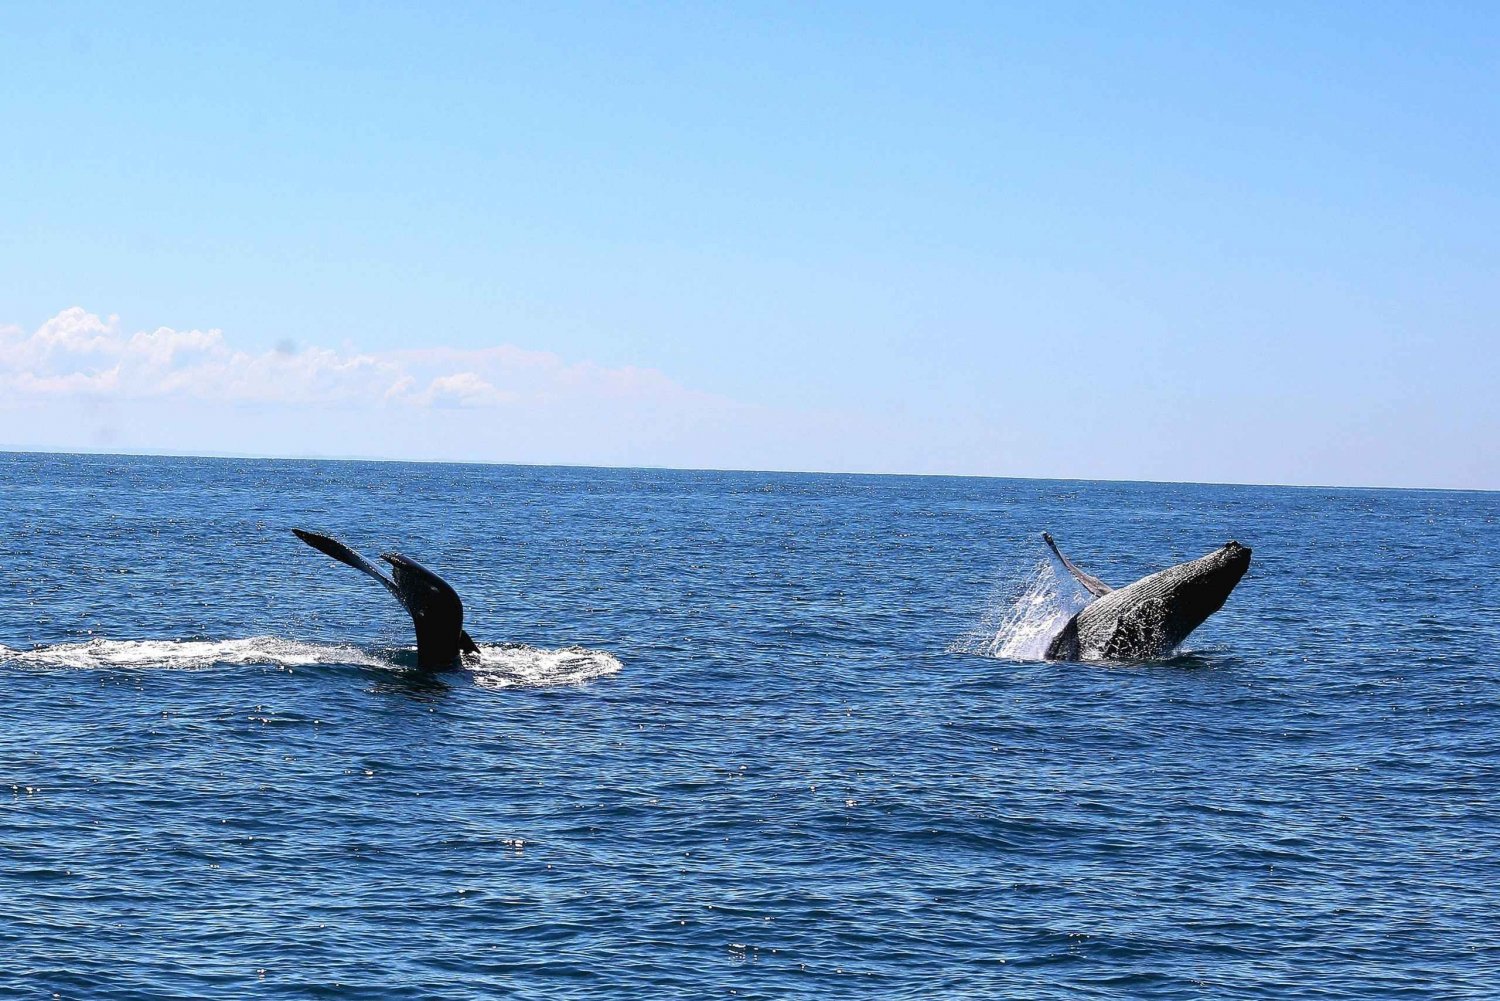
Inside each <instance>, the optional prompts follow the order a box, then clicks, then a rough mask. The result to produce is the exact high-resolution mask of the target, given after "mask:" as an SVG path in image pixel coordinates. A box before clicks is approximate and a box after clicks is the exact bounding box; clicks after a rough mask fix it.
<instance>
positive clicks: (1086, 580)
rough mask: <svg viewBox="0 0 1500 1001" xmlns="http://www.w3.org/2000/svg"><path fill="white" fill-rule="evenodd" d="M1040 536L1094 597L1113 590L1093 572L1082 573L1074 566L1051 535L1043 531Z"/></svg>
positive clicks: (1100, 596) (1099, 596) (1069, 571)
mask: <svg viewBox="0 0 1500 1001" xmlns="http://www.w3.org/2000/svg"><path fill="white" fill-rule="evenodd" d="M1042 538H1043V539H1045V540H1046V541H1047V545H1048V546H1051V547H1052V552H1053V553H1054V554H1055V555H1056V556H1057V558H1058V559H1060V560H1062V565H1063V566H1065V567H1067V568H1068V573H1070V574H1072V575H1073V576H1074V577H1075V578H1076V579H1077V580H1078V583H1080V584H1082V585H1083V589H1084V590H1085V591H1087V592H1088V593H1089V594H1092V595H1093V596H1094V597H1096V598H1102V597H1104V596H1105V595H1106V594H1108V593H1109V592H1111V591H1113V590H1114V588H1112V587H1110V586H1109V585H1108V584H1106V583H1104V581H1102V580H1100V579H1099V578H1098V577H1095V576H1094V575H1093V574H1087V573H1084V572H1083V571H1082V570H1080V569H1078V568H1077V567H1076V566H1074V565H1073V561H1072V560H1070V559H1068V558H1067V557H1066V556H1064V555H1063V554H1062V550H1061V549H1058V548H1057V543H1055V542H1053V541H1052V536H1050V535H1048V534H1047V533H1046V532H1043V533H1042Z"/></svg>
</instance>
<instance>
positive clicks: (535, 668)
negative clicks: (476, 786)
mask: <svg viewBox="0 0 1500 1001" xmlns="http://www.w3.org/2000/svg"><path fill="white" fill-rule="evenodd" d="M414 653H415V651H399V650H397V651H371V650H363V649H361V648H359V647H356V646H349V645H346V644H336V643H308V642H302V641H299V640H288V639H279V638H277V637H275V636H254V637H251V638H249V639H235V640H106V639H96V640H90V641H88V642H87V643H58V644H54V645H52V646H42V647H37V648H35V649H33V650H15V649H12V648H10V647H7V646H3V645H0V664H5V665H14V666H17V667H22V668H35V669H51V670H58V669H72V670H129V669H149V670H167V671H171V670H177V671H186V670H201V669H204V668H210V667H215V666H220V665H226V664H227V665H241V664H264V665H269V666H273V667H286V668H291V667H311V666H313V665H316V664H339V665H345V666H349V665H352V666H355V667H370V668H380V669H385V670H401V669H403V668H408V667H409V666H410V664H412V663H415V657H414V656H412V655H413V654H414ZM464 666H465V668H467V671H468V673H469V674H470V676H472V677H473V679H474V683H475V684H477V685H479V686H481V687H483V688H519V687H539V686H544V685H579V684H582V683H583V682H585V681H589V680H591V679H593V678H598V677H603V676H604V675H607V674H614V673H616V672H618V671H619V670H621V664H620V661H619V660H618V659H617V658H616V657H615V656H614V655H613V654H609V653H605V652H604V651H602V650H586V649H584V648H582V647H564V648H562V649H556V650H547V649H541V648H538V647H533V646H527V645H525V644H522V643H500V644H490V645H487V646H482V647H480V650H479V658H478V659H477V661H476V660H474V659H469V660H466V662H465V664H464Z"/></svg>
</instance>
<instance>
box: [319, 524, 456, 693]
mask: <svg viewBox="0 0 1500 1001" xmlns="http://www.w3.org/2000/svg"><path fill="white" fill-rule="evenodd" d="M292 533H293V534H294V535H296V536H297V538H299V539H301V540H302V541H303V542H305V543H307V544H308V545H309V546H312V547H313V548H314V549H316V550H317V551H318V552H320V553H324V554H326V555H328V556H331V557H333V558H334V559H336V560H338V561H339V562H340V563H345V564H348V565H349V566H351V567H353V568H354V569H356V570H359V571H361V572H363V573H366V574H369V575H370V576H371V577H374V578H375V579H376V580H378V581H380V583H381V584H383V585H384V586H385V589H386V590H388V591H390V592H391V594H393V595H395V596H396V600H397V601H399V602H401V605H402V607H403V608H405V609H406V611H407V614H409V615H410V616H411V621H412V625H414V626H415V627H416V630H417V664H418V666H419V667H421V668H422V669H423V670H441V669H443V668H447V667H452V666H453V665H454V663H455V662H456V661H457V660H458V657H459V654H461V653H474V654H477V653H478V652H479V647H478V646H477V645H475V643H474V640H473V639H472V638H470V636H469V634H468V633H467V632H465V631H464V629H463V621H464V606H463V602H462V601H461V600H459V597H458V593H457V592H455V591H454V590H453V588H452V587H451V586H449V584H448V582H447V581H445V580H443V578H441V577H439V576H438V575H437V574H435V573H433V572H432V571H431V570H428V569H427V568H426V567H424V566H422V564H420V563H418V562H417V561H416V560H413V559H409V558H407V557H405V556H402V555H401V554H400V553H386V554H385V555H383V556H381V559H383V560H385V561H386V562H387V563H389V564H390V565H391V577H387V576H386V575H385V574H383V573H381V572H380V568H379V567H377V566H376V565H375V564H373V563H371V562H370V561H369V560H367V559H365V558H364V557H363V556H361V555H359V553H356V552H355V551H354V550H352V549H350V548H349V547H348V546H346V545H344V544H343V543H342V542H340V541H338V540H337V539H334V538H331V537H329V536H327V535H319V534H318V533H317V532H308V531H304V530H303V529H300V528H294V529H292ZM392 578H394V579H392Z"/></svg>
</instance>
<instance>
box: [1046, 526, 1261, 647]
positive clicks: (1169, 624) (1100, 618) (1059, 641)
mask: <svg viewBox="0 0 1500 1001" xmlns="http://www.w3.org/2000/svg"><path fill="white" fill-rule="evenodd" d="M1042 538H1043V539H1045V540H1046V542H1047V545H1048V546H1050V547H1051V548H1052V552H1053V553H1055V554H1056V555H1057V558H1058V559H1059V560H1061V561H1062V565H1063V566H1064V567H1066V568H1067V570H1068V572H1069V573H1070V574H1072V575H1073V577H1074V578H1075V579H1076V580H1077V581H1078V583H1080V584H1082V585H1083V589H1084V590H1085V591H1087V592H1089V594H1091V595H1093V596H1094V600H1093V601H1091V602H1090V603H1089V604H1088V605H1086V606H1084V608H1083V610H1082V611H1080V612H1079V613H1078V614H1077V615H1075V616H1073V617H1072V618H1071V619H1069V620H1068V624H1067V625H1065V626H1063V628H1062V632H1060V633H1058V634H1057V635H1056V636H1054V637H1053V638H1052V641H1051V642H1050V643H1049V644H1047V653H1046V657H1047V659H1048V660H1149V659H1150V658H1152V657H1160V656H1161V655H1162V654H1165V653H1167V652H1168V651H1170V650H1171V649H1172V648H1173V647H1175V646H1177V645H1178V644H1180V643H1181V642H1182V641H1183V640H1185V639H1187V637H1188V634H1189V633H1191V632H1192V631H1193V630H1194V629H1197V628H1198V627H1199V626H1201V625H1202V624H1203V620H1205V619H1207V618H1208V617H1209V616H1210V615H1212V614H1213V613H1215V612H1217V611H1218V610H1219V609H1220V608H1222V607H1223V606H1224V601H1225V599H1227V598H1228V597H1229V592H1230V591H1233V590H1234V586H1235V585H1236V584H1238V583H1239V582H1240V578H1241V577H1243V576H1244V575H1245V571H1246V570H1247V569H1249V567H1250V550H1249V548H1248V547H1246V546H1242V545H1240V544H1239V543H1238V542H1229V543H1226V544H1225V545H1223V546H1221V547H1220V548H1218V549H1215V550H1214V551H1213V552H1211V553H1209V554H1208V555H1207V556H1204V557H1202V558H1201V559H1196V560H1192V561H1190V562H1188V563H1179V564H1178V565H1177V566H1175V567H1168V568H1167V569H1166V570H1163V571H1161V572H1160V573H1154V574H1151V575H1150V576H1149V577H1142V578H1141V579H1140V580H1138V581H1136V582H1135V583H1134V584H1131V585H1130V586H1129V587H1122V588H1120V589H1118V590H1116V589H1114V588H1112V587H1110V586H1109V585H1108V584H1106V583H1104V582H1103V581H1102V580H1100V579H1099V578H1098V577H1095V576H1093V575H1092V574H1087V573H1084V572H1083V571H1082V570H1080V569H1079V568H1078V567H1077V566H1075V565H1074V564H1073V561H1072V560H1070V559H1068V558H1067V557H1066V556H1064V555H1063V554H1062V550H1060V549H1058V548H1057V543H1056V542H1054V541H1053V540H1052V536H1051V535H1049V534H1047V533H1046V532H1043V533H1042Z"/></svg>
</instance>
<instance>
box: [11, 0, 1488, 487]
mask: <svg viewBox="0 0 1500 1001" xmlns="http://www.w3.org/2000/svg"><path fill="white" fill-rule="evenodd" d="M0 80H3V86H0V448H6V447H8V448H20V449H60V450H105V451H126V452H128V451H173V452H188V453H207V454H237V455H244V454H248V455H298V456H361V457H382V458H411V459H439V460H480V461H501V462H530V463H568V464H600V465H648V466H683V467H699V468H703V467H707V468H749V469H808V470H829V471H865V472H904V473H956V474H977V475H996V476H1040V477H1065V478H1106V479H1150V480H1197V481H1223V482H1259V483H1295V484H1339V485H1363V486H1425V487H1457V488H1480V489H1500V449H1497V448H1496V447H1495V444H1494V443H1495V442H1496V441H1497V440H1500V401H1497V397H1500V362H1497V360H1496V359H1497V355H1500V186H1497V182H1496V178H1500V87H1497V86H1496V81H1497V80H1500V7H1497V6H1495V5H1491V4H1483V3H1477V2H1476V3H1441V2H1434V3H1404V4H1387V3H1372V2H1362V3H1348V4H1338V3H1328V4H1302V3H1284V4H1278V3H1223V4H1201V3H1181V4H1164V3H1151V2H1141V3H1131V4H1119V3H1098V4H1093V3H1040V2H1039V3H1004V4H1002V3H976V4H959V3H951V4H941V3H940V4H910V3H901V4H894V3H893V4H881V3H832V4H818V5H812V4H775V3H744V4H647V3H615V4H602V3H601V4H567V3H548V4H515V5H510V4H500V3H486V4H474V5H465V4H458V3H445V4H400V5H397V4H378V3H358V4H355V3H320V2H299V3H296V4H285V5H281V4H275V3H261V4H252V5H239V6H237V7H235V8H232V9H231V8H228V7H225V6H222V5H210V4H182V5H171V4H139V5H136V4H70V3H40V2H35V3H19V4H8V5H4V6H0Z"/></svg>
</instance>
